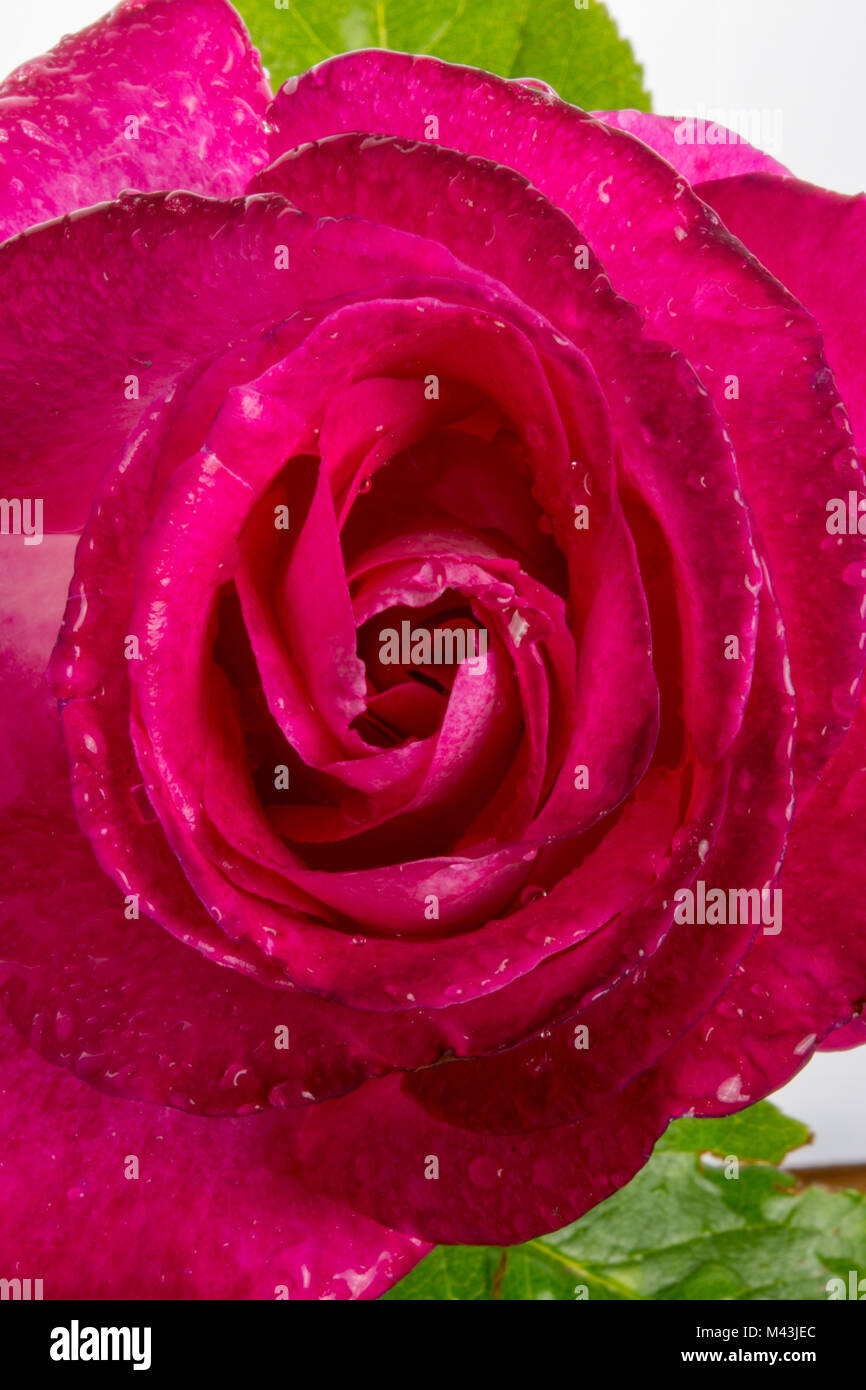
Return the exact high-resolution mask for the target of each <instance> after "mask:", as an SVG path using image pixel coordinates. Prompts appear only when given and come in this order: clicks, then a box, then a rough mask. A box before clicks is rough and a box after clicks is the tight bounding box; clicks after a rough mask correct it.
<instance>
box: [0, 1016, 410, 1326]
mask: <svg viewBox="0 0 866 1390" xmlns="http://www.w3.org/2000/svg"><path fill="white" fill-rule="evenodd" d="M0 1052H2V1054H3V1055H2V1063H0V1117H2V1118H0V1124H2V1129H3V1133H4V1134H6V1135H8V1136H9V1137H10V1140H11V1141H12V1142H10V1143H9V1144H8V1145H6V1151H5V1157H4V1158H3V1159H2V1160H0V1268H2V1269H3V1273H4V1276H5V1277H6V1278H16V1277H17V1278H41V1279H42V1280H43V1281H44V1296H45V1298H46V1299H62V1298H75V1299H80V1298H84V1299H87V1298H94V1299H138V1298H142V1299H209V1298H213V1299H273V1298H274V1297H277V1296H280V1294H279V1293H278V1290H279V1289H280V1286H281V1285H282V1286H284V1287H285V1288H286V1289H287V1290H288V1297H289V1298H291V1299H304V1300H306V1299H316V1298H324V1299H351V1298H365V1299H367V1298H376V1297H377V1296H378V1295H379V1294H381V1293H384V1292H385V1290H386V1289H387V1288H389V1287H390V1285H391V1284H393V1283H394V1282H395V1281H396V1280H398V1279H401V1278H402V1277H403V1275H404V1274H407V1273H408V1272H409V1270H410V1269H411V1268H412V1266H413V1265H415V1264H416V1263H417V1261H418V1260H420V1259H421V1258H422V1256H423V1255H425V1254H426V1253H427V1250H428V1248H429V1247H428V1246H426V1245H424V1244H422V1243H421V1242H420V1241H417V1240H413V1239H411V1238H409V1237H406V1236H403V1235H399V1234H398V1233H397V1232H396V1231H389V1230H387V1229H386V1228H385V1227H383V1226H379V1225H377V1224H376V1223H375V1222H373V1221H370V1220H368V1219H367V1218H366V1217H364V1216H359V1215H358V1214H357V1213H356V1212H354V1211H352V1210H350V1209H349V1208H348V1207H346V1206H343V1205H342V1204H339V1203H336V1202H332V1201H330V1200H329V1199H328V1198H325V1197H321V1196H318V1195H317V1194H315V1193H313V1192H311V1191H310V1190H309V1188H308V1187H307V1186H306V1185H305V1184H304V1182H303V1180H302V1179H301V1178H300V1177H299V1175H298V1172H297V1168H296V1167H295V1165H294V1164H293V1162H292V1159H291V1157H290V1149H291V1147H292V1144H291V1136H292V1124H291V1121H290V1120H289V1117H288V1116H286V1115H282V1114H274V1113H271V1114H268V1115H260V1116H259V1115H257V1116H249V1117H247V1118H244V1119H221V1120H214V1119H208V1120H205V1119H199V1118H197V1117H195V1118H194V1117H192V1116H189V1115H180V1114H178V1113H177V1112H175V1111H171V1110H163V1109H158V1108H156V1107H152V1106H147V1105H141V1104H138V1103H136V1102H135V1101H120V1100H115V1099H108V1098H106V1097H105V1096H103V1095H101V1094H100V1093H99V1092H98V1091H95V1090H93V1089H92V1088H91V1087H90V1086H87V1085H85V1084H84V1082H82V1081H79V1080H77V1079H76V1078H75V1077H72V1076H69V1075H68V1074H67V1073H65V1072H62V1071H58V1070H55V1069H54V1068H52V1067H50V1066H48V1064H47V1063H45V1062H43V1061H42V1060H41V1059H39V1058H37V1057H35V1056H34V1054H33V1053H32V1052H30V1051H29V1050H28V1049H27V1048H26V1047H23V1046H22V1045H21V1044H20V1043H19V1042H18V1041H17V1040H16V1039H15V1038H14V1036H13V1035H12V1034H11V1030H10V1029H9V1028H8V1025H6V1024H3V1026H2V1031H0ZM133 1157H134V1158H135V1159H136V1160H137V1162H138V1178H137V1180H135V1179H131V1178H129V1177H127V1176H126V1173H127V1172H128V1171H129V1170H130V1166H131V1159H132V1158H133ZM72 1251H74V1252H75V1254H74V1257H73V1256H72V1255H71V1253H70V1252H72ZM281 1296H282V1297H286V1294H285V1293H282V1294H281Z"/></svg>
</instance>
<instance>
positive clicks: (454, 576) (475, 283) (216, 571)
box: [0, 0, 866, 1299]
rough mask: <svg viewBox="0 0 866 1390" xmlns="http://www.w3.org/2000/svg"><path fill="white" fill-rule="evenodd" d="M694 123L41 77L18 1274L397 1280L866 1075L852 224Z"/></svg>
mask: <svg viewBox="0 0 866 1390" xmlns="http://www.w3.org/2000/svg"><path fill="white" fill-rule="evenodd" d="M684 135H686V136H687V132H686V131H685V130H684V128H683V127H682V126H681V124H680V123H678V122H677V121H675V120H673V119H666V118H663V117H655V116H648V115H641V114H639V113H636V112H608V113H601V114H600V116H598V115H597V116H596V117H593V116H590V115H588V114H586V113H585V112H583V111H580V110H578V109H576V108H575V107H573V106H570V105H567V104H566V103H564V102H562V101H561V100H559V98H558V97H557V96H556V94H555V93H554V92H552V91H551V90H550V89H549V88H547V87H546V86H545V84H543V83H539V82H533V81H506V80H503V79H502V78H499V77H495V76H492V75H490V74H489V73H486V72H481V71H476V70H474V69H469V68H463V67H455V66H451V65H449V64H446V63H443V62H440V61H438V60H435V59H433V58H428V57H424V58H416V57H411V56H407V55H404V54H400V53H391V52H379V51H366V52H355V53H351V54H348V55H345V56H342V57H337V58H334V59H332V60H330V61H328V62H325V63H323V64H321V65H320V66H319V67H317V68H315V69H313V70H312V71H310V72H308V73H305V74H304V75H303V76H301V77H297V78H293V79H292V80H291V81H290V82H288V83H287V84H286V85H285V86H284V87H283V88H282V90H281V91H280V92H278V94H277V95H276V97H275V98H273V99H272V96H271V92H270V90H269V87H268V84H267V82H266V80H265V78H264V76H263V72H262V68H261V65H260V62H259V59H258V56H257V54H256V53H255V51H254V49H253V48H252V46H251V43H250V40H249V38H248V36H247V34H246V31H245V30H244V28H243V26H242V24H241V22H240V20H239V19H238V16H237V15H236V14H235V12H234V10H233V9H232V8H231V6H230V5H228V4H227V3H224V0H125V3H123V4H121V5H120V6H119V7H118V8H117V9H116V10H115V11H114V12H113V14H112V15H110V16H108V17H107V18H106V19H104V20H102V21H100V22H99V23H97V24H95V25H94V26H93V27H92V28H90V29H87V30H85V31H84V32H83V33H81V34H78V35H76V36H74V37H72V38H70V39H66V40H64V41H63V43H61V44H60V45H59V47H58V48H56V49H55V50H54V51H53V52H52V53H51V54H49V55H48V56H47V57H45V58H42V59H37V60H36V61H35V62H33V63H29V64H26V65H25V66H24V67H22V68H20V69H19V70H18V71H17V72H16V73H14V74H13V75H12V76H11V77H10V78H8V79H7V81H6V82H5V84H3V86H2V100H0V141H2V143H0V157H2V160H3V165H4V178H3V186H2V193H0V217H2V223H3V226H2V232H3V235H4V236H5V238H6V239H5V241H4V243H3V245H2V248H0V294H2V303H3V314H2V318H0V400H2V404H0V416H2V430H0V438H2V465H3V476H2V489H3V505H2V523H3V525H2V529H3V535H2V536H0V561H2V567H3V584H2V625H0V633H2V658H0V659H2V674H3V688H4V699H3V706H2V725H0V727H2V741H3V749H4V758H3V779H2V800H3V807H4V810H3V834H2V856H3V860H2V863H3V869H2V882H3V889H4V892H3V898H4V907H3V915H2V923H3V926H2V951H0V956H2V962H3V1001H4V1005H5V1012H6V1015H7V1016H8V1025H4V1026H5V1027H6V1032H5V1034H4V1037H5V1045H4V1046H5V1058H4V1075H3V1083H2V1093H3V1104H4V1107H5V1110H6V1112H7V1113H6V1115H5V1119H4V1121H3V1129H4V1134H5V1137H6V1142H5V1150H4V1156H3V1163H2V1182H0V1204H2V1216H0V1231H2V1235H0V1275H2V1276H3V1277H5V1278H13V1277H18V1278H21V1279H25V1278H41V1279H42V1280H43V1286H44V1296H45V1297H46V1298H53V1297H64V1296H69V1297H72V1296H75V1297H90V1298H108V1297H115V1298H116V1297H121V1298H123V1297H126V1298H131V1297H148V1298H184V1297H186V1298H213V1297H235V1298H273V1297H275V1296H276V1297H290V1298H302V1299H303V1298H316V1297H320V1298H359V1297H362V1298H370V1297H375V1296H376V1295H378V1294H380V1293H381V1292H382V1291H383V1290H384V1289H386V1288H387V1287H388V1286H389V1284H391V1283H392V1282H393V1281H394V1280H395V1279H397V1278H399V1277H400V1276H402V1275H403V1274H404V1273H405V1272H406V1271H407V1270H408V1269H410V1268H411V1267H412V1265H413V1264H414V1263H415V1262H416V1261H417V1260H418V1259H420V1258H421V1256H422V1255H423V1254H424V1253H425V1252H426V1250H427V1249H428V1248H429V1243H431V1242H474V1243H506V1244H507V1243H509V1242H516V1241H522V1240H525V1239H527V1238H529V1237H533V1236H536V1235H538V1234H539V1233H542V1232H546V1231H549V1230H551V1229H554V1228H556V1227H561V1226H563V1225H565V1224H566V1223H567V1222H569V1221H572V1220H573V1219H575V1218H576V1217H578V1216H580V1215H581V1213H582V1212H585V1211H586V1210H587V1209H588V1208H589V1207H591V1206H592V1205H593V1204H595V1203H597V1202H599V1201H600V1200H602V1199H603V1198H604V1197H606V1196H607V1195H608V1194H609V1193H611V1192H613V1191H614V1190H615V1189H616V1188H618V1187H619V1186H621V1185H622V1184H623V1183H625V1182H627V1181H628V1179H629V1178H630V1177H631V1176H632V1175H633V1174H634V1173H635V1172H636V1171H637V1169H638V1168H639V1167H640V1166H641V1164H642V1163H643V1162H644V1160H645V1159H646V1157H647V1155H648V1154H649V1152H650V1150H651V1148H652V1146H653V1144H654V1142H655V1140H656V1139H657V1138H658V1136H659V1135H660V1134H661V1133H662V1131H663V1130H664V1128H665V1126H666V1124H667V1123H668V1121H669V1120H670V1119H671V1117H674V1116H679V1115H684V1114H689V1115H691V1114H696V1115H721V1114H726V1113H729V1112H731V1111H734V1110H737V1109H739V1108H741V1107H743V1106H745V1105H748V1104H750V1103H751V1102H753V1101H756V1100H758V1099H759V1098H760V1097H762V1096H764V1095H766V1094H767V1093H768V1092H771V1091H773V1090H775V1089H776V1088H777V1087H779V1086H780V1085H782V1084H783V1083H784V1082H786V1081H787V1080H788V1079H789V1078H790V1077H791V1076H792V1075H793V1074H794V1073H795V1072H796V1071H797V1070H798V1069H799V1068H800V1067H802V1066H803V1065H804V1063H805V1062H806V1061H807V1060H808V1058H809V1057H810V1055H811V1054H812V1052H813V1051H814V1050H815V1049H816V1048H817V1047H819V1046H822V1045H823V1046H828V1045H829V1046H844V1045H849V1046H850V1045H852V1044H853V1043H854V1042H856V1041H858V1040H859V1038H860V1037H861V1036H862V1033H861V1031H860V1030H861V1025H860V1023H859V1022H858V1017H859V1013H860V1011H861V1009H862V1007H863V1002H864V995H866V934H864V931H863V927H862V912H861V906H860V902H861V898H862V895H863V891H864V865H866V856H864V855H863V853H862V850H861V848H860V840H861V834H862V830H861V827H862V819H861V816H862V811H863V803H864V777H866V751H864V727H866V715H864V714H863V712H862V708H861V707H860V705H859V690H860V680H861V672H862V667H863V660H864V653H863V646H864V616H863V615H864V575H866V568H864V549H863V539H862V538H861V536H860V535H859V534H858V531H859V529H860V526H862V527H863V529H866V521H862V522H861V521H860V512H859V506H860V505H862V504H860V502H859V496H860V492H861V489H862V486H863V479H862V476H861V469H860V463H859V459H858V452H857V443H858V439H860V440H861V441H862V439H863V438H864V437H866V393H864V375H863V363H864V360H866V355H864V347H866V343H864V337H866V314H864V306H863V286H864V283H866V237H864V231H866V224H864V217H866V214H864V202H863V200H862V199H859V198H858V199H853V198H847V197H841V196H838V195H836V194H833V193H827V192H824V191H823V190H821V189H817V188H814V187H810V186H807V185H805V184H803V183H800V182H798V181H797V180H796V179H795V178H793V177H792V176H790V175H789V174H788V173H787V171H786V170H784V169H783V168H782V167H781V166H780V165H778V164H776V163H775V162H774V161H773V160H771V159H769V158H768V157H766V156H764V155H763V154H760V153H759V152H757V151H756V150H754V149H752V148H750V147H749V146H748V145H745V144H742V143H739V142H733V141H732V140H729V139H728V138H727V135H726V133H724V132H721V131H719V130H718V128H715V127H714V128H713V139H712V140H710V139H707V140H705V141H704V142H703V143H702V142H700V141H699V140H697V139H689V138H683V136H684ZM130 190H135V191H130ZM170 190H180V191H170ZM747 248H748V249H747ZM43 532H44V534H43ZM458 636H459V639H460V640H459V642H458V640H457V639H458ZM461 643H462V646H461ZM482 649H483V652H482ZM464 658H465V659H464Z"/></svg>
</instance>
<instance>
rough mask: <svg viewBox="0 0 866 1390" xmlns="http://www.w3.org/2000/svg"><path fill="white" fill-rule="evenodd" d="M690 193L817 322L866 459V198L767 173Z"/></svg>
mask: <svg viewBox="0 0 866 1390" xmlns="http://www.w3.org/2000/svg"><path fill="white" fill-rule="evenodd" d="M695 191H696V192H697V193H698V194H699V195H700V196H701V197H702V198H703V199H704V201H705V202H707V203H709V204H710V205H711V207H714V208H715V209H716V212H717V213H718V214H719V216H720V217H721V218H722V221H723V222H724V223H725V225H726V226H728V227H730V229H731V231H732V232H733V233H734V235H735V236H738V237H739V238H740V240H741V241H743V242H745V244H746V246H748V248H749V250H750V251H751V252H752V253H753V254H754V255H755V256H757V257H758V260H759V261H763V263H764V265H765V266H766V267H767V269H768V270H770V271H772V273H773V274H774V275H775V276H776V277H777V278H778V279H779V280H781V281H782V283H783V284H784V285H787V286H788V288H789V289H790V290H791V291H792V292H793V293H794V294H795V295H796V296H797V298H798V299H799V300H801V301H802V303H803V304H805V306H806V308H807V309H808V310H809V312H810V313H811V314H814V316H815V318H816V319H817V320H818V323H819V325H820V327H821V331H822V333H823V335H824V347H825V349H826V352H827V361H828V362H829V363H830V366H831V367H832V368H833V373H834V375H835V377H836V381H837V384H838V386H839V390H840V391H841V392H842V396H843V399H844V401H845V404H846V405H847V407H848V414H849V415H850V417H851V423H852V424H853V426H854V436H855V438H856V440H857V446H858V448H859V450H860V453H861V454H866V197H864V195H863V194H862V193H860V194H858V195H857V196H856V197H847V196H846V195H845V194H842V193H829V192H828V191H827V190H826V189H825V188H816V187H815V185H814V184H811V183H801V182H800V180H799V179H776V178H772V177H771V176H770V175H768V174H750V175H749V176H748V177H745V178H724V179H723V178H718V179H716V180H714V182H712V183H703V184H701V185H700V187H699V188H697V189H696V190H695ZM780 227H784V228H785V235H784V236H780V235H779V228H780ZM840 267H844V272H845V274H844V288H843V285H842V283H841V281H840ZM852 486H854V484H852Z"/></svg>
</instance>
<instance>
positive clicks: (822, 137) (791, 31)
mask: <svg viewBox="0 0 866 1390" xmlns="http://www.w3.org/2000/svg"><path fill="white" fill-rule="evenodd" d="M406 3H407V4H410V3H412V0H406ZM494 3H495V0H494ZM608 6H609V9H610V10H611V12H612V14H613V15H614V16H615V18H616V19H617V21H618V22H619V25H620V29H621V31H622V32H623V33H624V34H626V35H627V36H628V37H629V38H630V39H631V41H632V44H633V45H634V49H635V52H636V53H637V56H638V58H639V59H640V61H641V62H642V63H643V64H644V68H645V72H646V78H647V83H648V86H649V90H650V91H651V92H652V94H653V105H654V109H655V110H656V111H660V112H665V113H667V114H670V115H688V114H691V113H694V114H697V115H702V114H706V113H707V111H708V110H710V111H711V109H712V108H722V109H724V110H725V111H732V110H733V111H737V110H751V111H755V112H759V113H775V112H777V111H778V112H780V113H781V131H782V147H781V150H780V151H777V150H774V151H773V153H775V154H776V157H777V158H778V159H781V161H782V162H783V163H784V164H786V165H787V166H788V168H790V169H791V170H792V171H793V172H794V173H795V174H797V175H798V176H799V177H800V178H804V179H809V180H811V181H812V182H813V183H820V184H823V185H824V186H825V187H827V188H836V189H838V190H839V191H840V192H844V193H858V192H861V191H862V190H863V189H864V187H866V146H864V111H863V107H864V95H863V68H864V64H866V3H864V0H823V3H821V4H818V3H816V0H608ZM109 7H110V6H109V0H24V2H23V3H19V0H15V3H10V0H5V4H4V7H3V13H2V15H0V72H3V73H5V72H8V71H10V70H11V69H12V68H13V67H16V66H17V65H18V64H19V63H21V62H23V61H24V60H25V59H27V58H31V57H34V56H35V55H36V54H37V53H41V52H44V51H45V49H47V48H50V47H51V46H52V45H53V44H54V43H56V42H57V39H58V38H59V37H60V36H61V35H62V34H64V33H67V32H69V31H70V30H73V29H79V28H81V27H82V26H83V25H85V24H89V23H90V22H91V21H92V20H94V19H96V18H97V17H98V16H99V15H101V14H103V13H104V12H105V10H106V9H107V8H109ZM710 118H711V119H712V114H711V116H710ZM717 118H718V117H717ZM864 836H866V818H864ZM826 930H828V931H832V930H833V924H832V923H830V922H828V923H827V924H826ZM864 930H866V904H864ZM778 1099H779V1103H780V1104H782V1105H783V1106H785V1107H786V1108H787V1110H788V1112H789V1113H790V1114H792V1115H795V1116H797V1117H798V1118H799V1119H802V1120H805V1121H806V1122H807V1123H808V1124H809V1125H810V1126H811V1127H812V1129H813V1130H814V1131H815V1133H816V1142H815V1144H814V1145H812V1146H811V1147H810V1148H809V1149H805V1150H802V1151H801V1153H800V1155H799V1156H798V1160H795V1161H799V1162H801V1163H816V1162H818V1163H834V1162H845V1161H854V1160H859V1161H866V1104H864V1100H866V1047H863V1048H859V1049H857V1050H856V1051H854V1052H843V1053H825V1054H822V1055H820V1056H817V1057H815V1058H814V1059H813V1060H812V1061H811V1062H810V1063H809V1065H808V1066H807V1067H806V1068H805V1070H804V1071H803V1072H801V1073H800V1075H799V1076H798V1077H797V1078H795V1080H794V1081H793V1082H791V1084H790V1085H789V1086H787V1087H786V1088H785V1089H784V1091H782V1092H779V1097H778Z"/></svg>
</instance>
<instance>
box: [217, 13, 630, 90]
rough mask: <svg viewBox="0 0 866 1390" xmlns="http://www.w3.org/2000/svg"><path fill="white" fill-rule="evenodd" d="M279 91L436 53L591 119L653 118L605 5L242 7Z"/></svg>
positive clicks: (626, 46)
mask: <svg viewBox="0 0 866 1390" xmlns="http://www.w3.org/2000/svg"><path fill="white" fill-rule="evenodd" d="M235 4H236V5H237V8H238V9H239V10H240V12H241V14H242V15H243V16H244V19H245V20H246V22H247V24H248V25H249V29H250V33H251V34H252V36H253V41H254V42H255V43H256V44H257V45H258V47H259V49H260V50H261V54H262V58H263V59H264V62H265V65H266V66H267V68H268V69H269V71H270V74H271V80H272V82H273V84H274V86H279V85H281V84H282V83H283V82H285V80H286V78H288V77H291V76H293V75H295V74H297V73H301V72H304V71H305V70H306V69H307V68H309V67H312V66H313V65H314V64H315V63H320V62H322V60H323V59H324V58H329V57H330V56H331V55H332V54H334V53H346V52H347V51H348V50H349V49H353V48H392V49H397V50H399V51H400V52H403V53H431V54H434V55H435V56H436V57H439V58H445V59H447V60H448V61H449V62H451V63H467V64H469V65H470V66H471V67H479V68H486V69H487V70H488V71H489V72H496V73H499V74H500V75H501V76H502V77H540V78H542V79H543V80H544V81H545V82H549V83H550V84H551V86H552V87H555V88H556V90H557V92H558V93H559V95H560V96H561V97H563V98H564V99H565V100H566V101H571V102H574V103H575V104H576V105H578V106H583V107H586V108H587V109H590V110H592V109H595V108H613V107H623V106H636V107H638V108H639V109H640V110H642V111H648V110H649V97H648V95H647V93H646V90H645V89H644V86H643V70H642V69H641V67H640V64H639V63H638V62H637V61H636V59H635V56H634V53H633V52H632V49H631V45H630V44H629V43H628V42H627V41H626V40H625V39H623V38H621V37H620V35H619V32H618V30H617V27H616V24H615V23H614V21H613V19H611V17H610V15H609V14H608V12H607V10H606V8H605V6H604V5H603V4H601V3H600V0H588V5H587V8H586V9H582V8H578V7H577V6H576V4H575V0H504V3H501V4H491V3H490V0H289V4H288V8H286V9H282V8H277V5H276V4H275V0H235Z"/></svg>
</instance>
